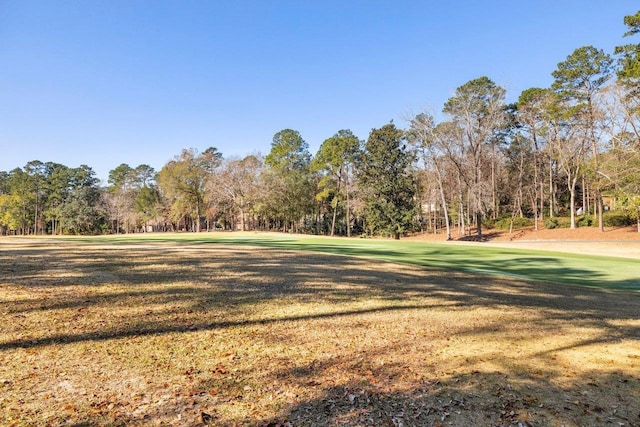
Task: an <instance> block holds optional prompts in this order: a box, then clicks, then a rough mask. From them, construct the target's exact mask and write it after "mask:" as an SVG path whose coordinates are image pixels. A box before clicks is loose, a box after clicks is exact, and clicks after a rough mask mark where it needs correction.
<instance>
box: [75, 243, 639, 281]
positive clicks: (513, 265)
mask: <svg viewBox="0 0 640 427" xmlns="http://www.w3.org/2000/svg"><path fill="white" fill-rule="evenodd" d="M80 240H82V241H92V242H101V243H108V242H113V243H126V242H130V243H135V242H139V243H143V242H149V241H155V242H165V243H180V244H205V243H220V244H229V245H241V246H246V245H249V246H259V247H265V248H276V249H287V250H303V251H314V252H322V253H329V254H335V255H347V256H357V257H364V258H372V259H380V260H385V261H393V262H401V263H408V264H414V265H419V266H424V267H434V268H443V269H448V270H455V271H470V272H477V273H488V274H501V275H507V276H511V277H515V278H522V279H531V280H537V281H545V282H552V283H560V284H567V285H584V286H594V287H600V288H609V289H626V290H640V261H638V260H634V259H629V258H616V257H611V256H606V255H603V256H594V255H580V254H570V253H563V252H548V251H537V250H536V251H534V250H522V249H504V248H495V247H490V246H487V245H483V244H473V245H467V244H452V243H425V242H416V241H403V240H401V241H393V240H377V239H345V238H330V237H318V236H299V235H286V234H275V233H200V234H191V233H183V234H146V235H128V236H106V237H91V238H81V239H80ZM587 244H588V243H587Z"/></svg>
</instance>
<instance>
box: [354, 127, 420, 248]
mask: <svg viewBox="0 0 640 427" xmlns="http://www.w3.org/2000/svg"><path fill="white" fill-rule="evenodd" d="M412 163H413V156H412V155H411V154H410V153H409V151H408V150H407V143H406V140H405V137H404V132H403V131H401V130H399V129H397V128H396V127H395V125H393V124H392V123H390V124H387V125H384V126H383V127H381V128H380V129H373V130H372V131H371V133H370V134H369V139H368V140H367V142H366V143H365V146H364V151H363V152H362V153H360V156H359V159H358V162H357V167H358V170H357V177H358V179H359V184H360V188H361V190H362V192H363V198H364V200H365V204H366V220H367V224H368V228H369V229H370V230H371V232H373V233H382V234H388V235H391V236H393V237H394V238H395V239H399V238H400V235H401V234H403V233H405V232H406V231H407V229H409V228H410V227H411V222H412V219H413V216H414V214H415V199H414V196H415V179H414V175H413V173H412V171H411V168H410V167H411V164H412Z"/></svg>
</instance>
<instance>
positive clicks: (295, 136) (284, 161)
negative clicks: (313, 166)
mask: <svg viewBox="0 0 640 427" xmlns="http://www.w3.org/2000/svg"><path fill="white" fill-rule="evenodd" d="M264 162H265V164H266V165H267V166H270V167H271V168H274V169H284V170H306V169H307V168H308V167H309V163H310V162H311V154H310V153H309V144H307V143H306V141H305V140H304V139H302V136H300V132H298V131H297V130H293V129H283V130H281V131H280V132H278V133H276V134H275V135H274V136H273V141H272V142H271V151H270V152H269V154H267V156H266V157H265V158H264Z"/></svg>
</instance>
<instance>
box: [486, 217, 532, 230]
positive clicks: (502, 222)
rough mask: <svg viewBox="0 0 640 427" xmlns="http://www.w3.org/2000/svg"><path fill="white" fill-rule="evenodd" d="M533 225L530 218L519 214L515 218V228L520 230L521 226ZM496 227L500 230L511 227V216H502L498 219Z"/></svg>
mask: <svg viewBox="0 0 640 427" xmlns="http://www.w3.org/2000/svg"><path fill="white" fill-rule="evenodd" d="M531 225H533V220H532V219H530V218H521V217H519V216H517V217H514V218H513V229H514V230H518V229H520V228H524V227H529V226H531ZM494 227H495V228H497V229H498V230H509V229H511V217H506V218H501V219H499V220H497V221H496V222H495V224H494Z"/></svg>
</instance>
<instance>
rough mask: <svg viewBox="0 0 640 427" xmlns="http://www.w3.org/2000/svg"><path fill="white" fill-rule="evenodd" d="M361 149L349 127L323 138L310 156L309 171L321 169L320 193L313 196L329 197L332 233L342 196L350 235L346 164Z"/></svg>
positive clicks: (351, 160) (347, 171)
mask: <svg viewBox="0 0 640 427" xmlns="http://www.w3.org/2000/svg"><path fill="white" fill-rule="evenodd" d="M359 148H360V140H359V139H358V138H357V137H356V136H355V135H354V134H353V132H351V131H350V130H344V129H343V130H340V131H338V132H337V133H336V134H335V135H333V136H332V137H331V138H328V139H326V140H325V141H324V142H323V143H322V145H321V146H320V148H319V149H318V152H317V153H316V156H315V157H314V158H313V162H312V170H313V171H318V172H322V173H323V174H324V176H323V178H322V179H321V180H320V182H319V189H320V190H321V191H320V193H318V195H317V196H316V197H320V198H325V199H326V198H331V199H332V207H333V216H332V219H331V236H333V235H334V233H335V228H336V215H337V212H338V208H339V203H340V199H341V198H343V197H344V199H345V200H346V202H347V206H346V221H345V223H346V225H347V236H350V235H351V225H350V222H351V221H350V217H349V167H350V165H351V164H352V163H353V161H354V159H355V156H356V154H357V152H358V150H359Z"/></svg>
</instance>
